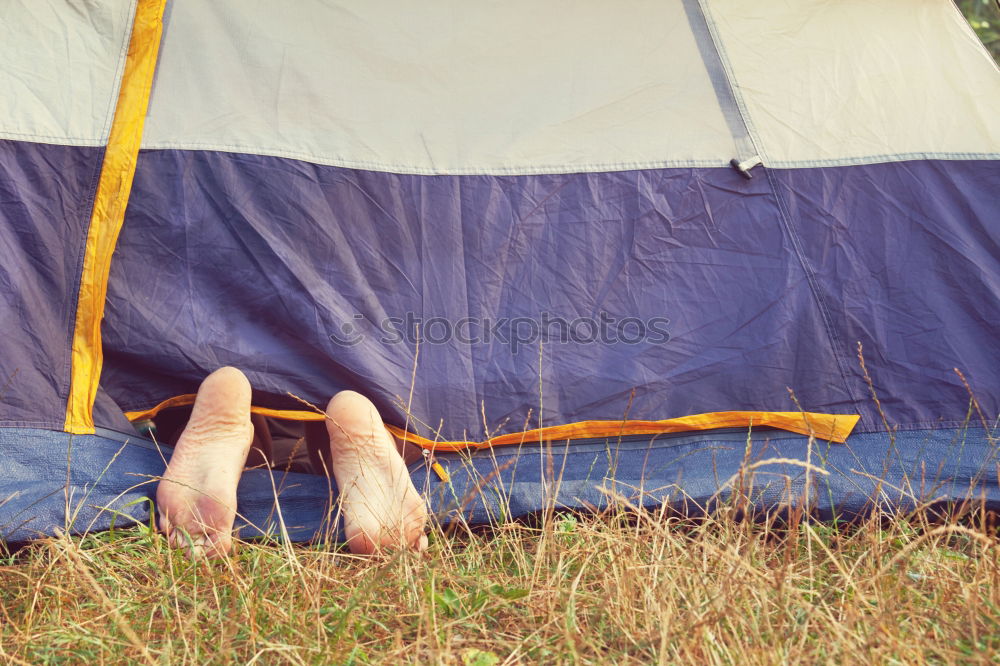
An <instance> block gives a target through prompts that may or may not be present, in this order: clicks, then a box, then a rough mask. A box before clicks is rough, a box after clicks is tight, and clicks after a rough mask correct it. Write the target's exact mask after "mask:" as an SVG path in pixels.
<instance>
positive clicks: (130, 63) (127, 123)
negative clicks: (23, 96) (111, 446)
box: [64, 0, 166, 434]
mask: <svg viewBox="0 0 1000 666" xmlns="http://www.w3.org/2000/svg"><path fill="white" fill-rule="evenodd" d="M165 5H166V0H138V2H137V4H136V9H135V18H134V19H133V22H132V36H131V38H130V41H129V46H128V56H127V57H126V61H125V70H124V72H123V73H122V81H121V86H120V89H119V92H118V104H117V106H116V107H115V115H114V121H113V122H112V124H111V132H110V135H109V136H108V146H107V149H106V150H105V153H104V163H103V164H102V166H101V176H100V180H99V181H98V183H97V191H96V194H95V196H94V208H93V212H92V213H91V217H90V227H89V230H88V232H87V241H86V245H85V249H84V257H83V272H82V274H81V276H80V289H79V294H78V297H77V307H76V324H75V326H74V330H73V345H72V352H71V358H70V364H71V365H70V386H69V395H68V397H67V400H66V422H65V426H64V428H65V430H66V432H71V433H76V434H92V433H93V432H94V416H93V409H94V399H95V397H96V395H97V386H98V383H99V381H100V377H101V366H102V364H103V362H104V355H103V351H102V349H101V319H102V317H103V316H104V302H105V298H106V295H107V290H108V271H109V270H110V268H111V255H112V253H113V252H114V249H115V244H116V243H117V242H118V232H119V231H120V230H121V226H122V222H123V221H124V219H125V207H126V205H127V204H128V198H129V192H130V191H131V189H132V178H133V176H134V175H135V165H136V159H137V158H138V155H139V145H140V143H141V141H142V128H143V123H144V121H145V118H146V109H147V108H148V106H149V94H150V90H151V89H152V85H153V72H154V70H155V68H156V58H157V53H158V52H159V48H160V36H161V35H162V33H163V10H164V8H165Z"/></svg>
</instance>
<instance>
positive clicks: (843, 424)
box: [125, 393, 861, 451]
mask: <svg viewBox="0 0 1000 666" xmlns="http://www.w3.org/2000/svg"><path fill="white" fill-rule="evenodd" d="M194 398H195V396H194V394H193V393H188V394H186V395H178V396H175V397H173V398H169V399H167V400H164V401H163V402H161V403H160V404H158V405H157V406H155V407H153V408H152V409H147V410H143V411H134V412H126V413H125V416H126V417H128V419H129V420H130V421H141V420H144V419H151V418H153V417H155V416H156V415H157V414H159V413H160V412H161V411H162V410H164V409H167V408H168V407H183V406H186V405H192V404H194ZM250 411H251V412H253V413H254V414H261V415H263V416H270V417H273V418H277V419H289V420H292V421H322V420H323V419H324V418H326V417H325V416H324V415H323V414H321V413H319V412H311V411H305V410H295V409H270V408H267V407H257V406H254V407H251V408H250ZM860 418H861V417H860V416H859V415H858V414H818V413H815V412H710V413H708V414H692V415H690V416H681V417H677V418H673V419H664V420H662V421H580V422H578V423H569V424H566V425H557V426H546V427H544V428H535V429H533V430H526V431H524V432H517V433H510V434H507V435H499V436H497V437H492V438H490V439H487V440H484V441H481V442H476V441H466V440H456V441H447V442H444V441H435V440H432V439H427V438H426V437H421V436H420V435H415V434H413V433H412V432H407V431H405V430H403V429H402V428H397V427H396V426H391V425H390V426H386V427H387V428H388V429H389V431H390V432H391V433H392V434H393V435H395V436H396V437H398V438H400V439H401V440H403V441H406V442H410V443H411V444H416V445H418V446H421V447H423V448H425V449H429V450H431V451H463V450H465V449H485V448H489V447H492V446H509V445H512V444H513V445H516V444H526V443H529V442H545V441H565V440H570V439H590V438H595V437H599V438H604V437H607V438H616V437H625V436H628V435H663V434H668V433H682V432H694V431H699V430H714V429H715V428H754V427H770V428H779V429H781V430H787V431H789V432H794V433H798V434H800V435H809V436H813V437H816V438H817V439H821V440H823V441H831V442H840V443H844V442H845V441H847V437H848V435H850V434H851V431H852V430H854V426H855V425H857V423H858V419H860Z"/></svg>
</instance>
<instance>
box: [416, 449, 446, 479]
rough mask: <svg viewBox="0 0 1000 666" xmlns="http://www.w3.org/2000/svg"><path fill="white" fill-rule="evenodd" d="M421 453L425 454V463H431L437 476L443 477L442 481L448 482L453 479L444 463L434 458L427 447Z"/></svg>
mask: <svg viewBox="0 0 1000 666" xmlns="http://www.w3.org/2000/svg"><path fill="white" fill-rule="evenodd" d="M421 453H423V454H424V464H428V465H430V467H431V469H432V470H434V473H435V474H437V477H438V478H439V479H441V483H448V482H449V481H451V475H450V474H448V470H446V469H445V468H444V465H442V464H441V463H439V462H437V461H436V460H434V456H433V455H432V454H431V452H430V451H428V450H427V449H423V450H422V451H421Z"/></svg>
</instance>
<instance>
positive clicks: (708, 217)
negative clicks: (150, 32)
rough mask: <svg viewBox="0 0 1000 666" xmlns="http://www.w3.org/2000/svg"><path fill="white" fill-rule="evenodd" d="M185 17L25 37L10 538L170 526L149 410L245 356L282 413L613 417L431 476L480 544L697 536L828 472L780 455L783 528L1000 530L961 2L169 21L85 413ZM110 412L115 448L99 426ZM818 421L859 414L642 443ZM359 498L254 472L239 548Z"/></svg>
mask: <svg viewBox="0 0 1000 666" xmlns="http://www.w3.org/2000/svg"><path fill="white" fill-rule="evenodd" d="M157 4H158V3H155V2H145V1H140V2H130V1H126V0H119V1H116V2H106V3H101V4H100V5H99V6H88V7H87V8H85V9H79V8H70V7H68V6H66V5H64V4H63V3H60V2H55V1H54V0H53V1H51V2H49V1H39V2H32V3H24V4H18V5H14V6H13V7H11V8H8V10H5V12H6V14H7V15H5V19H4V21H3V23H2V24H0V56H2V58H3V60H2V61H3V62H4V63H5V65H4V66H3V67H2V68H0V220H2V223H0V257H2V263H0V317H2V322H3V324H4V336H3V338H2V341H0V538H2V539H4V540H7V541H12V542H19V541H24V540H27V539H30V538H33V537H35V536H39V535H45V534H51V533H53V530H54V529H56V528H66V527H69V528H70V529H72V530H75V531H85V530H87V529H106V528H108V527H110V526H111V525H112V524H118V525H121V524H125V523H127V522H129V521H131V520H139V521H146V520H148V519H149V511H150V503H149V502H148V501H144V498H148V497H150V496H151V495H152V489H153V488H154V486H153V484H154V483H155V477H156V476H157V475H159V474H160V473H162V471H163V468H164V462H165V460H166V459H167V457H168V456H169V450H167V449H161V448H158V447H157V446H155V445H154V444H153V443H151V442H148V441H146V440H143V439H142V438H140V437H137V436H136V435H135V434H133V433H132V432H131V430H130V426H129V424H128V422H127V421H126V420H125V419H124V417H123V416H122V412H123V411H124V412H129V413H131V414H132V415H133V416H135V415H136V414H138V413H140V412H144V411H147V410H150V409H152V408H155V407H156V405H158V404H159V403H161V402H163V401H165V400H169V399H171V398H175V397H176V396H181V395H185V394H190V393H193V392H194V390H195V389H196V388H197V386H198V383H199V382H200V380H201V379H202V378H203V377H204V376H205V375H206V374H207V373H208V372H211V371H212V370H214V369H215V368H217V367H219V366H221V365H234V366H237V367H239V368H241V369H242V370H244V372H246V374H247V376H248V377H249V379H250V381H251V383H252V385H253V387H254V390H255V395H254V401H255V404H257V405H259V406H262V407H269V408H274V409H284V410H302V409H303V405H302V404H301V403H300V402H298V400H296V399H295V398H292V397H291V395H294V396H298V397H300V398H302V399H304V400H306V401H309V402H311V403H313V404H317V405H322V404H325V402H326V400H327V399H328V398H329V396H331V395H332V394H334V393H335V392H337V391H339V390H343V389H354V390H357V391H359V392H362V393H364V394H366V395H368V396H370V397H372V399H373V400H374V401H375V403H376V405H377V406H378V407H379V409H380V411H382V413H383V414H384V415H385V417H386V420H387V422H388V423H390V424H391V425H393V426H396V427H399V428H405V429H406V430H407V431H408V432H412V433H414V434H415V435H418V436H420V437H423V438H426V439H428V440H432V441H444V442H454V441H466V440H471V441H484V440H486V439H488V438H490V437H494V436H497V435H516V434H517V433H520V432H523V431H527V430H531V429H534V428H539V427H546V426H559V425H563V424H573V423H584V424H586V423H589V422H592V421H615V420H617V421H622V422H623V435H622V436H620V437H610V438H609V437H603V438H587V437H583V436H581V437H579V438H574V439H572V440H570V441H563V440H560V441H549V442H548V443H542V444H537V443H535V442H526V443H524V445H522V446H515V447H508V446H505V447H496V448H494V449H492V450H482V451H478V452H475V453H471V452H470V453H448V454H445V453H437V454H436V455H435V459H436V460H437V461H438V462H440V463H441V465H442V466H443V468H444V469H445V470H446V471H447V477H448V478H449V479H450V480H449V481H444V480H442V477H443V476H444V475H440V474H434V473H429V472H428V468H427V467H426V466H425V465H424V464H418V465H415V466H413V467H412V468H411V472H412V475H413V478H414V480H415V483H417V485H418V487H421V488H424V489H425V490H427V492H428V497H429V499H430V502H431V504H432V508H433V509H434V510H435V512H436V513H438V514H440V515H442V516H450V515H454V514H456V513H462V514H463V516H464V518H465V519H468V520H471V521H474V522H481V521H485V520H490V519H497V518H512V517H517V516H521V515H525V514H527V513H531V512H533V511H538V510H540V509H543V508H545V507H547V506H551V505H553V504H554V505H556V506H562V507H567V508H575V509H594V508H600V507H603V506H607V505H608V503H609V502H614V501H627V502H629V503H632V504H634V505H643V506H656V505H659V504H662V503H664V502H667V503H670V504H671V505H672V506H675V507H678V508H681V509H683V510H685V511H688V512H697V511H704V510H707V509H708V508H710V505H711V504H712V502H714V501H720V500H723V501H724V500H725V498H726V497H727V496H728V492H729V491H730V490H731V486H729V485H727V483H728V481H729V479H730V477H731V476H732V475H733V474H735V473H736V472H737V471H738V470H739V469H740V467H741V465H746V464H748V463H751V464H752V463H754V462H760V461H764V460H767V459H769V458H783V459H790V460H800V461H805V460H807V459H808V460H809V461H810V464H811V465H813V466H814V467H817V468H818V469H820V470H821V471H819V472H810V471H809V469H808V468H806V467H804V466H802V465H794V464H774V465H770V464H768V465H762V466H761V469H764V470H765V472H766V473H765V472H762V473H761V475H762V476H761V478H759V479H758V481H757V483H756V484H755V489H754V494H753V497H754V498H755V500H754V501H755V502H757V504H758V508H759V509H760V510H772V509H774V508H775V507H779V506H784V505H787V504H790V503H798V502H802V501H809V502H810V505H811V506H812V507H813V508H815V509H816V510H817V512H818V513H819V514H820V515H822V516H826V517H829V516H833V515H845V516H846V515H858V514H861V513H864V512H865V511H868V510H871V508H872V507H874V506H877V505H882V506H889V507H895V508H904V509H905V508H909V507H912V506H915V505H916V504H917V503H919V502H921V501H935V502H945V503H947V502H956V501H960V500H963V499H970V498H971V499H975V500H977V501H983V502H986V503H987V504H988V505H990V506H991V507H993V508H1000V486H998V476H997V460H996V457H995V456H996V439H995V435H994V431H993V428H994V425H993V424H994V423H995V421H996V419H997V416H998V413H1000V395H998V390H997V387H998V386H1000V343H998V342H997V331H998V327H1000V247H998V233H997V225H998V220H1000V199H998V194H997V193H998V192H1000V116H998V114H997V113H996V109H997V108H1000V73H998V71H997V67H996V65H995V64H994V63H993V61H992V60H991V59H990V58H989V56H988V54H987V53H986V52H985V49H983V48H982V45H981V44H979V43H978V41H977V40H976V38H975V36H974V34H973V33H972V31H971V30H970V28H969V26H968V25H967V24H966V23H965V22H964V19H963V18H962V17H961V15H960V14H959V13H958V11H957V9H956V8H955V7H954V5H953V4H952V3H951V2H948V1H946V0H939V1H935V0H925V1H922V2H919V3H914V2H910V1H904V0H886V1H884V2H879V3H863V4H862V3H842V2H836V3H831V2H825V1H823V0H807V1H802V2H797V3H793V4H789V3H783V2H760V3H739V2H736V1H735V0H701V1H700V2H699V1H695V0H685V1H678V2H666V3H665V2H639V1H635V2H630V3H627V6H626V5H621V4H620V3H619V4H616V5H614V6H613V7H612V6H607V7H586V8H575V9H574V11H567V10H566V9H565V8H562V7H559V6H556V5H541V6H539V5H537V3H528V2H508V3H501V4H498V5H489V6H479V5H476V4H473V5H469V3H453V2H443V1H442V2H434V3H429V4H425V5H424V6H422V8H421V10H420V11H419V12H418V11H415V10H407V9H406V8H404V7H401V6H399V5H397V4H395V3H387V2H376V3H366V4H365V5H364V6H363V7H357V6H353V5H352V6H351V7H350V9H349V10H348V8H347V7H346V6H341V5H340V4H338V3H336V2H326V3H320V2H304V3H297V4H296V7H295V8H294V9H290V8H288V7H284V6H282V7H278V6H276V5H268V4H266V3H260V4H248V3H239V2H235V1H224V2H215V3H199V2H194V1H193V0H172V1H171V2H170V3H169V4H167V5H166V11H165V13H164V14H163V37H162V41H157V44H159V54H158V58H157V57H155V56H154V57H153V60H154V62H150V63H147V64H149V65H150V66H151V65H152V64H155V65H156V74H155V79H153V81H152V85H151V89H150V90H148V91H145V92H148V95H146V96H145V97H144V100H148V105H149V106H148V112H147V113H144V114H143V115H144V116H145V126H144V128H142V129H141V130H139V131H141V141H142V144H141V150H139V152H138V155H137V158H136V162H135V169H134V181H133V182H132V186H131V190H130V192H128V191H126V192H125V194H126V195H128V207H127V209H126V210H125V212H124V219H123V224H122V226H121V232H120V235H119V236H118V238H117V244H116V245H114V247H115V249H114V255H113V257H104V258H105V259H110V269H109V272H105V274H104V275H103V277H104V278H105V279H107V280H108V286H107V297H106V300H102V301H100V303H98V307H100V306H101V305H103V308H104V309H103V316H104V320H103V326H102V328H101V331H100V333H101V336H100V339H99V343H100V344H101V345H102V348H103V366H102V365H101V363H100V359H95V358H89V357H88V358H87V359H85V360H86V361H88V362H90V361H93V362H94V364H95V367H97V368H98V369H100V370H101V374H100V386H99V387H98V386H96V385H90V386H82V385H81V381H80V379H79V378H80V377H85V376H86V375H85V373H84V374H81V373H80V358H79V357H80V355H81V353H82V352H81V351H80V349H81V346H80V345H79V344H78V335H79V331H78V327H79V326H80V323H79V317H80V312H79V310H80V309H81V308H79V307H78V306H79V304H80V302H81V301H80V294H81V289H82V288H84V287H87V288H89V287H90V286H91V282H92V281H93V279H94V278H92V277H88V276H89V274H88V272H87V268H86V267H87V266H88V265H91V264H88V263H87V262H88V261H91V262H92V261H94V259H93V255H92V254H88V252H90V250H89V249H88V248H89V247H90V245H89V244H88V242H87V239H88V234H89V233H91V232H92V231H93V228H94V227H93V224H92V222H91V220H92V211H93V208H94V199H95V196H96V193H97V192H98V188H99V183H100V182H102V181H104V180H105V176H102V165H106V164H107V158H108V155H109V154H111V153H112V152H113V151H114V150H117V149H118V146H117V143H116V141H117V139H116V138H115V137H116V136H118V135H116V134H115V132H114V128H115V127H116V126H119V125H116V123H118V121H117V120H116V118H119V117H120V115H117V116H116V108H117V109H118V110H119V111H120V110H121V104H122V101H121V100H122V99H124V93H125V92H128V91H129V90H130V88H129V86H130V85H137V84H135V81H133V82H132V83H129V82H128V80H127V79H128V72H129V71H131V70H129V68H128V66H129V63H130V62H131V63H135V62H140V64H141V58H142V55H141V53H140V51H139V50H138V47H140V46H143V44H141V43H138V41H137V40H141V39H142V37H141V36H142V35H143V34H145V33H143V32H142V31H140V30H138V29H137V26H138V25H139V23H140V22H142V21H148V20H150V19H149V14H150V12H153V11H154V9H156V7H155V6H156V5H157ZM158 11H159V10H156V12H155V13H156V15H157V16H158ZM137 17H138V18H137ZM130 44H131V47H130ZM146 46H148V44H147V45H146ZM154 50H155V49H154ZM130 58H131V60H130ZM150 71H151V70H150ZM123 79H125V80H126V82H125V83H124V84H123ZM137 89H139V90H144V89H141V88H137ZM123 91H124V92H123ZM144 103H145V102H144ZM140 125H141V123H140ZM132 138H134V139H135V140H136V141H138V139H139V138H140V134H134V136H133V137H132ZM109 146H111V147H110V148H109ZM731 160H735V162H736V163H737V164H740V163H742V164H743V165H744V167H743V169H744V170H746V169H749V170H748V171H745V173H746V174H747V175H750V176H751V178H746V177H744V175H743V174H741V173H740V172H739V171H738V170H736V169H734V168H732V167H731V166H730V162H731ZM105 171H106V169H105ZM91 235H92V234H91ZM99 258H100V257H99ZM83 309H86V308H85V307H84V308H83ZM90 314H91V316H94V317H96V319H95V321H100V315H101V312H100V311H99V310H98V311H91V312H90ZM608 321H611V322H613V323H612V324H611V325H610V328H604V329H602V328H601V326H602V325H604V324H602V322H604V323H605V324H606V323H607V322H608ZM460 322H461V323H460ZM622 322H625V324H622ZM608 331H610V333H611V338H608V337H607V336H605V337H603V338H602V337H601V336H602V334H604V333H607V332H608ZM859 343H860V345H861V347H862V348H863V350H864V361H865V369H866V371H867V373H868V376H867V377H866V375H865V373H864V372H863V371H862V368H861V366H860V363H859V359H858V345H859ZM74 349H76V351H75V352H74ZM91 356H93V355H92V354H91ZM955 369H958V370H960V371H961V373H962V374H961V375H960V374H959V373H957V372H956V371H955ZM88 388H89V389H90V390H92V391H93V392H94V393H96V401H95V404H94V406H93V412H92V420H93V423H94V425H96V430H95V429H93V428H89V427H88V426H87V424H84V426H83V427H76V428H74V427H70V426H69V424H70V421H71V420H72V419H70V418H69V417H68V411H69V406H68V405H70V404H77V405H79V404H81V403H80V399H81V397H80V396H83V398H84V399H83V403H84V404H89V403H88V399H86V396H85V395H84V394H83V393H80V392H81V391H85V390H86V389H88ZM873 393H874V394H875V395H877V396H878V402H876V401H875V400H874V399H873V398H872V395H873ZM973 395H974V398H975V400H972V399H971V396H973ZM799 409H802V410H805V411H807V412H812V413H818V414H827V415H831V418H841V419H850V418H852V417H853V415H859V416H860V420H858V421H857V425H855V426H854V428H853V434H851V436H850V437H848V439H847V441H846V443H830V442H825V441H819V440H816V441H813V442H810V440H809V438H808V437H805V436H803V435H801V434H794V433H790V432H787V431H783V430H774V429H768V428H753V427H750V428H747V427H744V428H735V429H733V428H722V427H720V428H716V429H714V430H707V431H704V432H698V433H669V434H663V435H656V436H653V437H650V436H648V435H645V436H636V435H630V434H628V433H627V428H626V427H625V426H626V424H628V423H630V422H633V421H641V420H662V419H668V418H672V417H681V416H687V415H694V414H716V413H730V412H735V411H740V412H750V413H758V414H760V413H773V412H788V411H797V410H799ZM86 416H87V417H88V418H89V417H90V413H87V415H86ZM720 423H721V421H720ZM750 423H754V421H753V420H752V419H750V420H749V421H748V425H749V424H750ZM757 423H759V421H757ZM851 423H853V421H852V422H851ZM67 430H72V431H74V432H76V433H78V434H70V433H69V432H66V431H67ZM584 430H585V429H584ZM91 433H92V434H91ZM120 433H128V436H127V437H126V436H124V435H122V434H120ZM810 474H811V475H812V476H811V477H810ZM765 477H766V478H765ZM877 478H883V479H885V481H886V482H887V483H886V486H885V487H891V488H892V489H893V491H892V492H887V491H886V490H885V487H881V486H879V485H878V484H877V483H876V482H875V481H873V479H877ZM807 485H809V486H810V487H811V488H812V490H811V491H810V493H806V492H805V489H806V486H807ZM274 489H278V490H279V491H280V492H279V493H278V495H279V500H278V502H277V503H276V502H275V500H274V494H275V490H274ZM332 494H335V489H331V488H330V486H329V482H328V481H327V480H326V479H325V478H320V477H311V476H308V475H294V474H290V475H279V476H277V477H275V476H273V475H269V474H267V473H265V472H262V471H255V472H248V473H247V474H246V476H245V478H244V480H243V482H242V483H241V486H240V513H241V516H242V519H241V520H242V521H243V522H244V523H245V524H246V526H245V527H244V530H243V533H244V534H245V535H252V534H259V533H273V532H275V531H276V530H277V531H278V532H280V531H281V529H284V530H285V534H284V536H287V537H288V538H291V539H294V540H304V539H309V538H314V537H315V536H316V535H318V534H322V533H324V532H325V531H326V530H329V529H335V527H336V525H335V524H334V523H332V522H331V518H330V517H331V515H333V514H331V512H330V507H331V506H332ZM498 498H500V499H498ZM279 515H280V516H281V520H278V519H277V518H276V516H279ZM331 525H333V527H330V526H331ZM281 526H284V527H281Z"/></svg>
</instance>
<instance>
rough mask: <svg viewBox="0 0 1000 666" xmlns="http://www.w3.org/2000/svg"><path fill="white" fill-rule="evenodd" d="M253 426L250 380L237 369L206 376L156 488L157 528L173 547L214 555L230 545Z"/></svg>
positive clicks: (193, 554)
mask: <svg viewBox="0 0 1000 666" xmlns="http://www.w3.org/2000/svg"><path fill="white" fill-rule="evenodd" d="M252 439H253V426H252V425H251V424H250V382H248V381H247V378H246V377H245V376H244V375H243V373H242V372H240V371H239V370H237V369H236V368H229V367H226V368H220V369H218V370H216V371H215V372H213V373H212V374H210V375H209V376H208V377H206V378H205V381H203V382H202V383H201V386H200V387H199V388H198V397H197V398H196V399H195V401H194V408H193V409H192V410H191V419H190V420H189V421H188V424H187V427H185V428H184V432H183V433H181V436H180V439H178V440H177V446H175V447H174V454H173V456H172V457H171V458H170V464H169V465H167V471H166V472H164V474H163V480H162V481H160V484H159V486H158V487H157V489H156V511H157V514H158V518H159V521H158V522H159V527H160V531H162V532H163V533H164V534H166V535H167V539H168V542H169V543H170V546H171V547H173V548H183V547H185V546H188V545H189V541H188V539H189V538H190V545H191V546H192V552H191V555H192V556H201V555H205V556H208V557H215V556H219V555H222V554H224V553H228V552H229V549H230V548H231V547H232V540H233V535H232V531H233V520H234V519H235V518H236V485H237V484H238V483H239V480H240V475H241V474H242V473H243V466H244V465H245V464H246V459H247V453H248V452H249V450H250V442H251V440H252Z"/></svg>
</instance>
